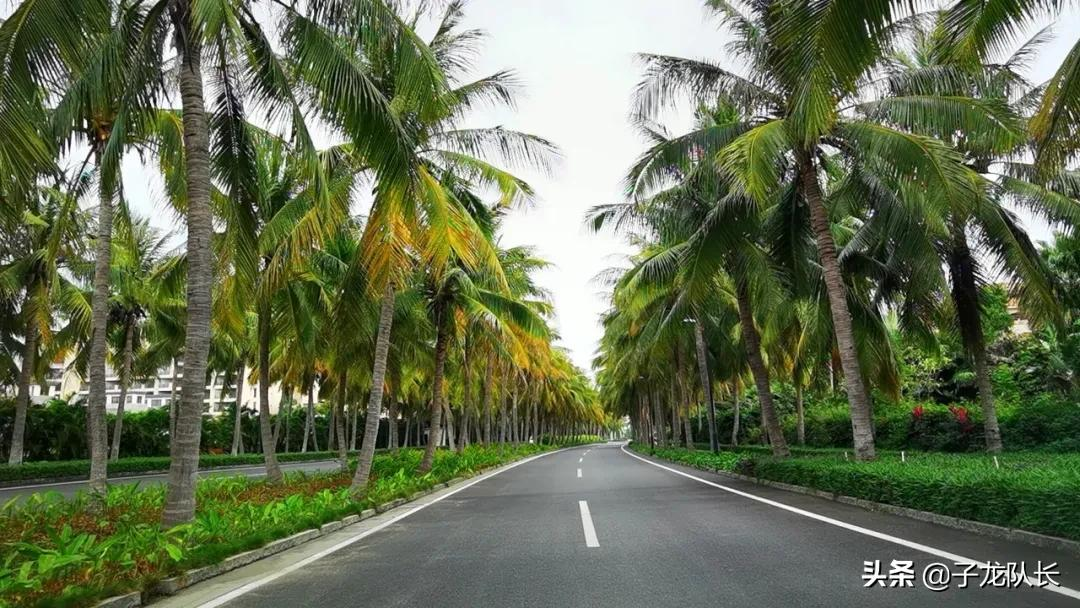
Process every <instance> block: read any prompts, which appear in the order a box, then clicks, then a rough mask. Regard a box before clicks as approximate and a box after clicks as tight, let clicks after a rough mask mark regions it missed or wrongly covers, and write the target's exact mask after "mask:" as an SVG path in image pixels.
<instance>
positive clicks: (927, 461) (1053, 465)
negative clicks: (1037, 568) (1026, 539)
mask: <svg viewBox="0 0 1080 608" xmlns="http://www.w3.org/2000/svg"><path fill="white" fill-rule="evenodd" d="M633 447H634V449H636V450H638V451H640V452H642V453H646V454H650V455H653V456H656V457H658V458H663V459H665V460H671V461H674V462H679V463H683V464H687V465H689V466H693V467H696V468H701V469H705V470H720V471H729V472H736V473H740V474H743V475H749V476H751V477H757V478H759V479H766V480H770V481H777V482H782V483H787V484H792V485H797V486H805V487H809V488H814V489H817V490H822V491H825V492H832V493H834V494H840V495H843V496H851V497H854V498H862V499H865V500H870V501H874V502H880V503H885V504H891V505H896V506H901V507H908V508H911V509H917V510H920V511H929V512H932V513H938V514H941V515H949V516H953V517H959V518H963V519H970V520H974V521H980V522H983V523H988V524H994V525H997V526H1004V527H1006V528H1016V529H1020V530H1027V531H1029V532H1037V533H1040V534H1048V535H1051V536H1058V537H1061V538H1069V539H1072V540H1080V509H1078V508H1077V500H1078V498H1077V497H1080V455H1076V454H1061V455H1056V454H1043V453H1035V452H1028V453H1014V454H1006V455H1003V456H1000V457H999V460H998V462H999V465H1000V468H998V466H997V465H995V464H994V461H993V459H992V458H991V457H990V456H988V455H986V454H931V453H909V454H906V455H905V456H906V462H902V461H901V460H900V459H899V457H898V456H897V455H888V456H884V457H882V458H880V459H879V460H877V461H874V462H856V461H854V460H845V459H844V458H843V456H842V455H838V454H836V453H833V452H826V451H820V452H817V453H816V454H809V455H802V456H795V457H793V458H788V459H776V458H772V457H771V456H767V455H758V454H754V453H752V452H749V451H748V452H743V453H733V452H721V453H719V454H712V453H710V452H707V451H702V450H696V451H689V450H685V449H649V447H648V446H644V445H638V444H635V445H634V446H633Z"/></svg>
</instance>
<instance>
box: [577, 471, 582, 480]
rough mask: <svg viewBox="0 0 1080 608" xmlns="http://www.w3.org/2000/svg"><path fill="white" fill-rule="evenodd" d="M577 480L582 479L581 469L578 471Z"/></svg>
mask: <svg viewBox="0 0 1080 608" xmlns="http://www.w3.org/2000/svg"><path fill="white" fill-rule="evenodd" d="M577 478H578V479H581V469H578V470H577Z"/></svg>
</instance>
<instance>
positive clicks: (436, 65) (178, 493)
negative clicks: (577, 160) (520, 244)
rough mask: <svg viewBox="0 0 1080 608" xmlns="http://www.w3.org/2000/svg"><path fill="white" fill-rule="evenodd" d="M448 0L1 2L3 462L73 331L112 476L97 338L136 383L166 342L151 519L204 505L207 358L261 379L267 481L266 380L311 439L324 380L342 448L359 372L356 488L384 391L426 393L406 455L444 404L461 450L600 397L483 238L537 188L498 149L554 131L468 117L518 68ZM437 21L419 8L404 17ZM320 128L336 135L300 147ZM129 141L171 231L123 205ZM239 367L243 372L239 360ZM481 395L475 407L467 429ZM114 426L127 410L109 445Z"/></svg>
mask: <svg viewBox="0 0 1080 608" xmlns="http://www.w3.org/2000/svg"><path fill="white" fill-rule="evenodd" d="M462 9H463V7H462V3H461V2H457V1H454V2H449V3H446V4H445V6H442V7H439V8H438V9H437V10H436V8H434V7H432V6H430V5H429V3H426V2H421V3H418V4H417V5H416V6H409V5H408V3H399V2H394V1H391V0H360V1H349V2H341V1H339V0H313V1H310V2H307V3H302V4H296V3H291V4H290V3H282V2H268V3H255V2H248V1H246V0H222V1H215V2H208V3H201V2H200V3H195V2H192V1H191V0H156V1H144V0H75V1H74V2H72V1H69V0H26V1H24V2H22V3H20V4H18V5H17V6H16V8H15V9H14V12H13V13H12V14H11V15H10V16H9V17H8V18H7V19H6V20H4V21H3V23H0V82H3V83H4V84H3V86H0V130H2V131H3V132H2V133H0V199H2V205H3V206H2V216H0V218H2V220H3V222H4V224H5V228H4V235H5V236H4V239H5V242H4V243H3V244H2V245H3V253H2V254H0V256H2V262H3V267H2V269H0V276H2V277H3V286H2V290H0V301H2V302H3V306H4V307H5V309H6V312H5V315H4V318H5V322H4V325H5V327H4V328H3V329H4V332H5V334H4V336H5V340H6V341H7V342H8V343H11V344H16V343H18V344H19V349H18V351H19V352H18V353H17V355H15V356H11V357H9V361H8V363H9V369H12V370H14V369H15V362H16V361H18V363H19V365H18V370H19V371H18V376H19V377H18V379H17V384H18V394H17V401H16V422H15V430H14V437H13V438H12V442H11V443H12V450H11V454H10V459H9V461H10V462H11V463H12V464H17V463H19V462H21V459H22V452H23V450H22V447H21V442H22V434H23V432H24V428H25V420H26V411H27V407H28V405H29V387H30V383H31V381H32V379H33V377H34V372H35V369H39V368H40V366H41V361H43V360H48V361H51V360H53V359H54V358H56V357H58V356H61V355H62V353H63V352H65V349H68V350H72V349H73V350H74V351H75V352H76V353H77V359H78V360H80V361H82V362H83V365H84V366H85V368H84V369H85V370H86V375H87V376H88V378H89V395H88V399H87V407H88V422H89V424H88V434H89V436H90V441H89V444H90V451H91V475H90V483H91V487H92V488H93V489H94V490H95V491H101V490H103V489H104V488H105V482H106V474H107V451H108V438H107V429H106V428H105V424H106V417H105V391H106V383H105V374H106V372H105V370H106V361H107V359H109V358H110V356H111V359H112V362H113V365H114V366H115V367H117V368H118V369H119V370H120V373H121V376H122V378H123V379H124V383H125V385H126V384H127V383H128V382H130V380H131V378H133V377H135V376H137V375H138V374H139V373H148V370H152V369H156V368H157V366H159V365H160V364H161V363H163V362H166V361H170V360H172V361H178V360H179V361H182V367H183V370H184V374H183V379H182V381H181V382H180V385H179V387H178V390H177V392H178V397H177V399H176V400H175V402H174V403H175V408H174V412H173V416H172V417H171V434H170V456H171V464H170V470H169V481H168V490H167V497H166V503H165V509H164V515H163V524H164V525H165V526H172V525H175V524H179V523H182V522H185V521H188V520H190V519H191V518H192V517H193V514H194V510H195V486H194V483H195V474H196V470H197V467H198V455H199V438H200V425H201V422H202V416H203V407H204V406H203V395H204V387H205V382H206V378H207V373H208V372H209V371H213V370H218V371H221V372H223V373H225V375H226V378H227V379H228V380H229V381H232V382H237V383H242V382H244V381H247V382H251V381H256V382H257V383H258V387H259V399H258V401H259V413H260V416H259V424H260V438H261V445H262V448H263V451H264V456H265V462H266V468H267V476H268V478H269V479H270V480H271V481H277V480H279V479H280V478H281V471H280V467H279V466H278V464H277V459H276V455H275V444H276V431H275V429H274V428H273V426H272V423H271V416H270V411H269V408H270V406H269V394H268V390H269V387H270V385H271V384H272V383H273V382H280V383H281V384H282V385H283V386H284V387H285V388H286V392H291V391H293V390H297V391H299V392H301V393H306V394H307V395H308V406H307V408H308V415H307V419H308V425H307V426H308V428H307V429H306V430H305V437H307V434H308V432H312V433H313V424H312V416H313V414H312V409H313V405H312V401H313V398H312V393H313V389H314V388H315V387H316V386H317V387H318V389H319V391H320V392H321V393H322V394H323V395H325V396H326V397H327V398H330V397H331V395H332V401H333V404H334V405H333V413H332V417H334V419H335V420H336V422H335V433H336V439H337V445H338V448H339V450H340V454H341V458H342V460H343V462H344V459H345V454H346V451H345V450H346V441H345V440H344V437H345V420H346V413H345V408H346V404H348V403H351V402H356V401H358V400H359V399H358V398H359V396H360V395H362V394H363V392H364V391H367V392H368V393H369V394H368V397H367V403H366V409H365V414H366V415H365V420H366V423H365V428H364V429H363V433H362V441H361V442H360V453H359V457H358V466H357V468H356V471H355V476H354V479H353V490H354V492H356V493H360V492H363V490H364V487H365V485H366V483H367V481H368V478H369V475H370V471H371V464H372V458H373V454H374V449H375V437H376V434H377V432H378V424H379V419H380V417H381V416H382V415H383V411H384V409H388V410H389V412H388V415H389V417H390V418H391V419H392V420H395V421H396V420H397V419H398V416H400V415H401V413H402V412H401V408H403V407H407V406H412V407H416V406H418V405H426V406H427V407H428V408H429V412H428V415H427V419H428V422H429V436H430V437H431V438H433V440H431V441H428V444H427V449H426V451H425V454H424V459H423V462H422V464H421V469H422V470H428V469H430V468H431V466H432V461H433V457H434V451H435V448H436V447H437V444H438V443H439V441H438V440H437V438H439V437H440V436H441V434H442V429H443V427H448V428H451V429H452V428H454V427H453V426H452V425H453V424H454V423H453V420H452V415H453V411H454V409H456V410H457V416H458V423H459V427H458V428H459V430H458V433H457V447H459V448H460V447H463V446H464V444H465V443H466V442H468V441H469V438H470V436H472V437H473V438H474V439H476V440H479V441H484V442H490V441H493V440H495V437H496V434H497V433H498V434H500V436H502V437H504V438H507V439H509V440H513V441H521V440H525V439H526V438H527V437H528V436H531V437H534V438H535V437H538V436H539V435H541V434H542V433H548V434H552V433H569V432H572V431H574V430H580V429H583V428H586V426H589V427H595V426H598V425H600V424H603V423H604V422H605V419H604V415H603V412H602V411H601V410H600V409H599V407H598V404H597V400H596V398H595V395H594V393H593V392H592V389H591V387H590V385H589V383H588V382H587V381H586V379H585V378H584V376H583V374H582V372H581V371H580V370H578V369H576V368H574V366H573V365H572V364H571V363H570V362H569V360H568V358H567V356H566V355H565V354H564V353H563V352H561V351H560V350H558V349H557V348H555V347H553V346H552V341H553V339H554V338H555V336H554V335H553V332H552V331H551V329H550V327H549V323H548V319H549V317H550V313H551V306H550V303H549V301H548V298H547V296H546V294H545V293H544V292H543V290H541V289H540V288H539V287H538V286H537V285H536V283H535V282H534V273H535V271H536V270H538V269H540V268H542V267H543V266H544V263H543V262H542V261H541V260H539V259H537V258H536V257H535V255H534V254H533V252H532V251H531V250H529V249H527V248H505V247H502V246H500V244H499V237H498V229H499V223H500V219H501V217H502V216H503V215H504V214H505V213H506V211H507V210H509V209H512V208H514V207H517V206H520V205H523V204H527V203H528V202H529V201H530V200H531V199H532V197H533V195H534V193H533V190H532V188H531V187H530V185H529V184H528V183H526V182H525V181H523V180H522V179H521V178H519V177H518V176H516V175H515V174H514V173H513V172H512V171H514V170H516V169H523V168H525V169H539V170H549V169H550V168H551V166H552V164H553V163H554V162H555V161H556V160H557V157H558V150H557V149H556V148H555V146H554V145H552V144H551V143H550V142H547V141H546V140H544V139H542V138H539V137H536V136H534V135H530V134H526V133H520V132H516V131H511V130H508V129H504V128H501V127H495V128H472V127H469V126H467V120H468V117H469V114H470V111H471V110H473V109H475V108H477V107H481V106H485V105H495V106H512V105H513V102H514V97H515V94H516V91H517V89H518V84H517V82H516V79H515V77H514V74H513V73H512V72H510V71H501V72H497V73H495V74H492V75H489V76H486V77H483V78H479V79H471V78H470V72H471V68H472V65H473V63H474V61H475V58H476V55H477V47H476V45H477V43H478V41H479V40H480V39H481V38H482V32H478V31H475V30H468V29H464V28H462V27H461V19H462ZM429 22H430V23H431V24H432V29H433V30H434V34H433V35H432V36H430V37H429V38H427V39H424V38H421V36H420V35H419V34H418V33H417V32H418V30H419V29H421V24H425V23H429ZM176 99H178V100H179V108H176V107H173V106H171V102H172V101H173V100H176ZM315 132H320V133H323V132H325V133H329V134H330V135H329V136H330V138H331V141H333V142H335V143H333V145H330V146H321V147H320V146H318V145H316V142H315V137H314V135H313V133H315ZM131 154H137V155H139V156H140V157H141V158H142V159H143V160H144V161H145V162H147V163H152V164H153V165H154V166H156V167H157V168H158V169H159V171H160V174H161V175H162V177H163V182H164V184H165V192H166V195H167V198H168V199H169V200H168V202H169V203H170V204H171V205H172V207H173V208H174V209H175V210H176V211H177V213H178V214H179V215H180V216H182V218H183V220H184V227H185V229H186V245H185V246H184V247H183V248H182V251H181V252H180V253H174V252H169V251H167V248H166V246H165V243H167V242H168V241H169V237H168V235H158V234H155V233H154V231H153V230H152V229H150V228H149V227H148V226H147V225H146V222H145V221H144V220H140V219H138V218H135V217H133V216H132V214H131V213H130V212H129V210H128V209H127V200H126V198H125V195H124V183H123V181H124V180H123V175H122V172H121V170H120V167H121V164H122V162H123V160H124V159H125V158H126V157H128V156H130V155H131ZM71 159H75V160H74V166H73V167H68V166H65V164H66V163H67V162H68V161H70V160H71ZM87 197H92V198H95V199H96V205H95V207H96V214H95V216H94V217H93V220H94V222H96V225H95V226H94V227H93V229H90V228H89V227H88V222H89V219H90V218H88V217H87V216H86V215H85V214H84V213H83V212H82V211H81V210H80V203H81V202H82V201H84V200H85V199H86V198H87ZM358 204H369V205H370V208H369V210H368V212H367V214H366V216H364V217H358V216H356V215H355V214H354V212H353V208H354V207H356V206H357V205H358ZM88 235H92V236H91V237H90V238H87V236H88ZM7 313H10V314H7ZM110 342H111V343H112V347H111V348H110ZM110 350H111V351H112V354H111V355H110ZM133 362H141V363H133ZM245 365H251V367H252V368H253V369H255V370H256V372H257V376H256V377H255V378H245V377H244V376H243V375H242V374H237V373H236V371H237V370H243V369H244V366H245ZM174 368H175V366H174ZM140 369H142V370H143V371H142V372H140ZM230 374H231V377H230ZM477 393H479V396H478V395H477ZM387 396H388V397H389V398H390V399H389V403H388V408H384V404H383V401H384V398H385V397H387ZM508 399H509V400H510V401H511V405H510V406H509V408H507V407H506V406H505V405H504V404H505V403H506V401H507V400H508ZM496 401H498V402H499V404H498V405H497V406H496V404H495V402H496ZM452 405H453V406H455V407H454V408H452V407H451V406H452ZM497 412H506V413H505V414H504V415H502V416H498V415H497ZM472 416H475V417H476V418H474V419H470V417H472ZM519 416H520V418H519ZM355 419H356V416H355V415H354V417H353V420H355ZM481 419H482V422H483V424H482V432H475V431H474V432H472V433H470V429H476V428H478V427H477V425H475V424H473V422H474V421H476V420H481ZM522 420H524V421H525V422H524V423H522V422H521V421H522ZM238 422H239V412H238V411H237V423H238ZM493 424H496V425H499V426H501V427H502V428H501V432H500V431H499V430H497V429H493V428H492V425H493ZM121 425H122V416H117V423H116V428H115V429H114V440H113V451H114V453H115V451H116V449H117V448H118V445H119V442H118V441H117V439H118V437H119V433H120V432H122V429H121ZM390 428H391V429H392V434H396V433H393V431H395V430H396V424H392V425H390ZM523 435H524V436H523ZM237 437H239V434H237ZM395 440H396V438H392V439H391V442H392V443H396V441H395ZM235 443H236V441H235V440H234V444H235ZM235 447H239V446H234V448H235Z"/></svg>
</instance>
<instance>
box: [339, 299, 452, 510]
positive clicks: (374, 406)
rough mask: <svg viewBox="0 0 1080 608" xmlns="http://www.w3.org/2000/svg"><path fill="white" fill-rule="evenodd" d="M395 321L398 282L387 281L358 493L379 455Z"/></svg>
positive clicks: (354, 490)
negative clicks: (391, 333)
mask: <svg viewBox="0 0 1080 608" xmlns="http://www.w3.org/2000/svg"><path fill="white" fill-rule="evenodd" d="M393 323H394V284H393V283H392V282H390V281H387V283H386V291H385V292H384V293H383V299H382V305H381V307H380V308H379V333H378V335H377V336H376V339H375V368H374V370H373V371H372V373H371V394H370V395H368V405H367V418H366V419H365V420H364V441H363V443H361V445H360V456H359V458H358V460H357V464H356V474H355V475H354V476H353V480H352V485H351V486H350V488H349V490H350V491H351V492H352V493H353V494H354V495H359V494H360V493H362V492H363V491H364V489H365V488H366V487H367V483H368V478H369V476H370V475H371V463H372V461H373V460H374V459H375V439H376V438H377V437H378V435H379V415H380V414H382V398H383V388H384V386H383V385H384V383H385V382H386V359H387V357H388V356H389V354H390V330H391V327H392V325H393ZM436 350H437V349H436Z"/></svg>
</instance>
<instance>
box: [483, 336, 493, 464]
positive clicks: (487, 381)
mask: <svg viewBox="0 0 1080 608" xmlns="http://www.w3.org/2000/svg"><path fill="white" fill-rule="evenodd" d="M494 381H495V350H494V349H492V350H489V351H488V357H487V375H486V376H485V377H484V382H483V384H481V385H480V390H482V391H484V394H483V396H482V397H481V401H483V407H484V445H491V398H492V397H494V396H495V393H494V390H493V388H494V387H493V386H492V384H493V382H494Z"/></svg>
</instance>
